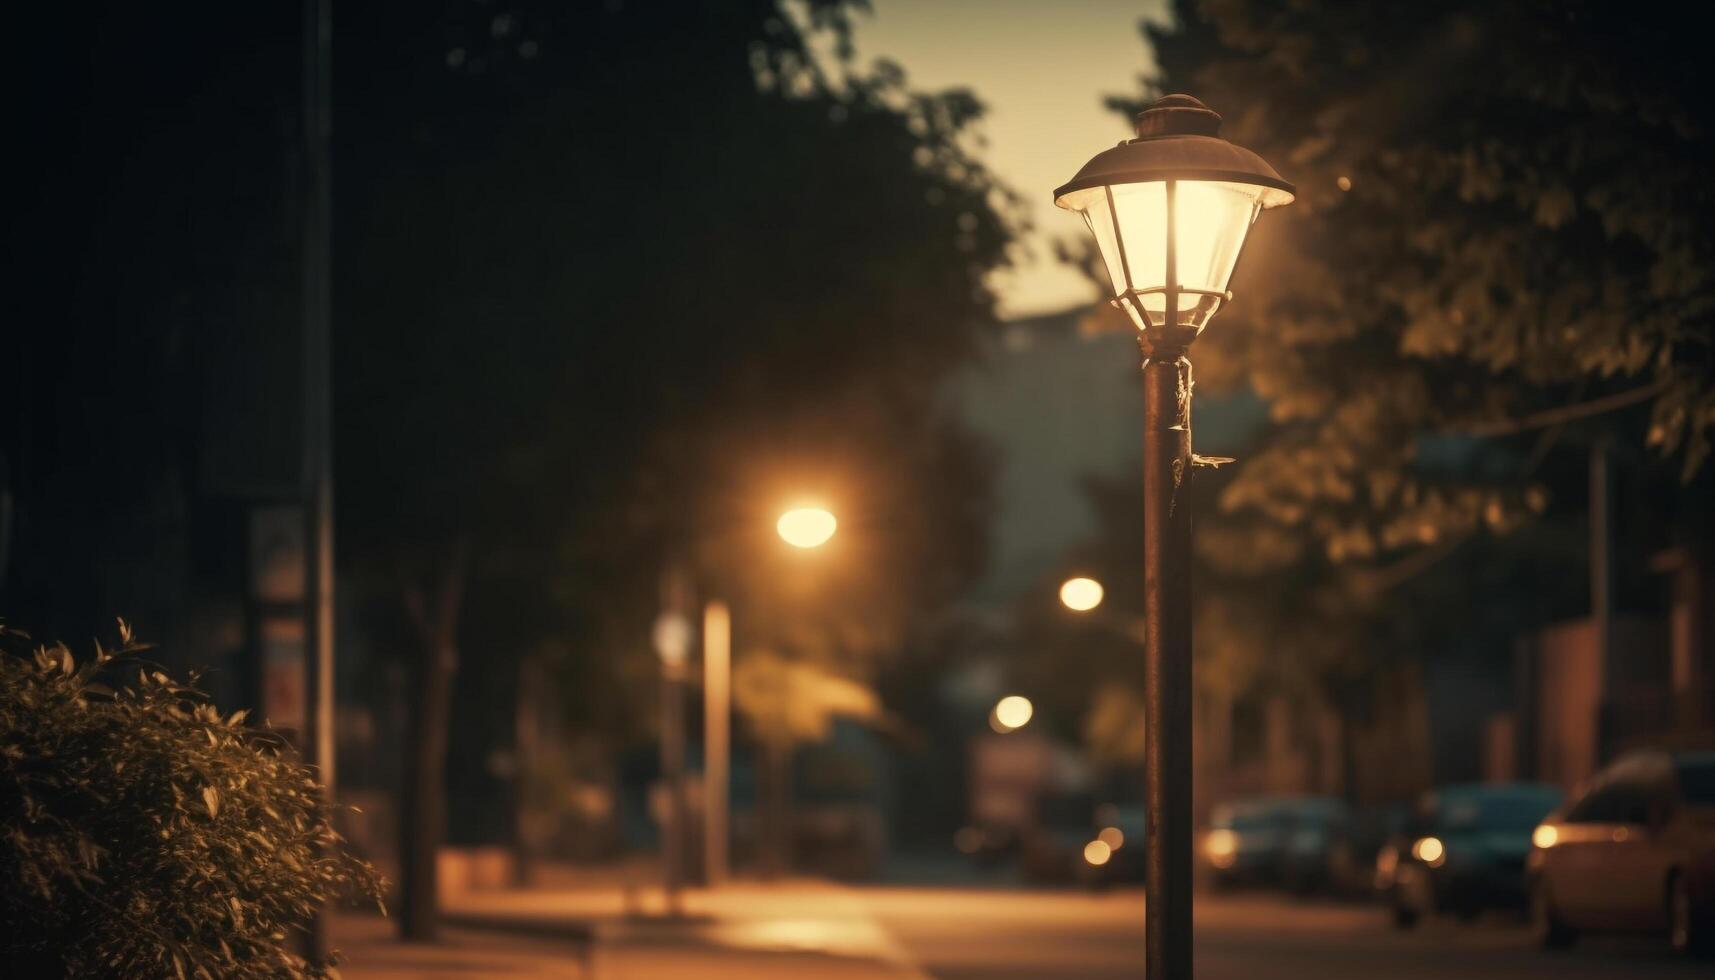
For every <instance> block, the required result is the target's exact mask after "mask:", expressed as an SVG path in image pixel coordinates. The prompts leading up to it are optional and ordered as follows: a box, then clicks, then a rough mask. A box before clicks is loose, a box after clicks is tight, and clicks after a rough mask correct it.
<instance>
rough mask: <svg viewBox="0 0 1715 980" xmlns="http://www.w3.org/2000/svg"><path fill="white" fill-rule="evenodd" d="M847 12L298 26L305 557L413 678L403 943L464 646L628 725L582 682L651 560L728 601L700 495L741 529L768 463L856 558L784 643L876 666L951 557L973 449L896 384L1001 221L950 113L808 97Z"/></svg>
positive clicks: (972, 494) (930, 407) (423, 870)
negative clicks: (310, 405) (303, 71)
mask: <svg viewBox="0 0 1715 980" xmlns="http://www.w3.org/2000/svg"><path fill="white" fill-rule="evenodd" d="M856 6H857V5H855V4H849V3H845V2H825V0H823V2H816V3H812V4H809V5H807V6H806V7H805V8H803V11H804V13H803V16H804V18H805V19H804V20H802V21H800V20H798V19H795V17H794V15H791V14H788V13H787V12H786V11H785V9H784V8H783V7H782V6H780V5H778V4H777V3H775V2H773V0H748V2H739V3H721V4H694V5H671V6H670V7H669V6H663V5H635V6H633V5H608V6H607V7H605V8H602V9H597V10H585V9H578V10H569V9H563V8H562V6H561V5H557V4H549V3H518V4H512V5H510V6H508V7H507V8H506V9H504V10H499V9H496V8H495V7H493V6H491V5H486V4H479V3H464V4H458V5H455V6H454V7H453V8H451V10H450V12H448V13H445V14H444V15H442V14H439V13H436V14H431V15H427V16H426V15H425V14H424V13H423V11H422V8H421V7H420V5H414V4H400V5H388V4H376V5H365V6H364V7H363V8H361V9H351V10H350V12H349V13H342V16H344V17H346V18H347V19H345V20H343V21H341V22H340V23H338V24H336V34H337V35H338V37H337V39H336V51H338V52H339V54H338V55H336V57H338V58H340V59H341V60H340V62H339V64H337V65H336V75H337V77H338V78H339V80H340V81H339V82H338V84H339V85H340V88H341V91H342V92H344V93H346V95H345V96H344V97H343V98H342V97H339V96H336V98H338V99H340V108H339V122H338V124H337V125H336V148H335V155H336V172H337V174H338V177H337V178H336V179H337V182H338V191H337V200H336V216H335V222H336V254H337V255H338V256H339V258H338V272H337V275H338V281H337V283H336V293H335V301H336V336H337V339H336V349H335V374H336V377H335V388H336V406H335V414H336V418H338V419H339V422H338V423H337V424H338V427H339V429H338V437H337V439H336V443H337V452H338V471H339V473H340V477H339V488H338V489H339V507H338V510H339V514H340V520H341V527H340V537H339V541H340V547H341V549H342V553H343V555H344V560H345V561H346V562H347V563H348V564H349V566H350V569H351V571H352V572H353V573H354V577H353V580H355V581H359V582H362V583H364V584H365V587H366V589H367V591H368V593H369V595H370V596H372V597H373V600H374V601H372V602H371V603H370V604H369V606H370V610H371V613H370V616H369V618H368V622H369V623H370V625H371V627H372V628H373V632H374V635H375V636H376V637H378V638H379V639H380V640H382V641H383V642H384V643H386V644H387V645H389V646H391V647H393V648H394V649H396V650H398V651H400V652H401V654H402V656H403V659H405V660H406V662H408V663H410V664H412V665H413V671H414V676H415V678H416V679H415V681H414V684H413V691H414V693H413V694H412V717H413V719H414V721H413V723H412V726H411V736H410V740H411V752H412V756H411V760H410V765H409V767H408V769H409V773H408V777H407V779H408V783H409V791H408V792H407V794H406V805H405V807H404V809H403V812H404V814H405V815H406V820H407V826H406V827H405V830H406V832H407V833H406V838H407V840H408V841H409V847H408V850H409V854H408V855H407V858H406V860H405V861H404V876H403V877H404V885H405V897H404V902H403V908H402V912H403V916H402V917H403V920H404V923H405V928H406V930H407V932H408V933H409V934H410V935H413V936H428V935H431V934H432V933H433V928H434V927H433V921H434V916H433V912H434V910H433V892H434V888H433V874H434V870H433V854H434V849H435V847H436V846H437V844H438V841H439V838H440V834H441V821H442V816H441V808H442V806H443V803H442V799H441V797H442V794H443V789H444V787H443V786H442V784H441V782H440V780H441V779H442V774H443V772H444V769H445V759H446V752H447V748H446V745H447V743H446V739H447V735H446V731H447V724H448V716H449V713H450V712H452V711H454V710H455V707H456V708H457V709H459V710H480V707H479V706H475V705H455V702H454V699H453V698H452V694H451V692H452V689H453V678H454V675H455V673H456V671H457V670H459V669H460V664H461V662H467V663H468V662H469V661H470V660H471V658H470V657H469V656H468V653H470V652H471V648H472V647H473V645H475V644H480V656H481V662H482V663H483V665H484V666H485V667H488V666H490V665H494V664H495V663H496V661H497V660H500V659H504V658H508V657H516V656H519V655H522V654H523V653H524V652H525V651H528V650H533V649H540V648H542V647H543V644H544V641H545V640H547V639H548V638H550V637H554V636H557V635H569V636H572V637H575V638H576V640H575V642H574V643H573V644H569V645H568V646H569V647H570V648H571V649H572V651H573V653H574V656H575V658H576V660H577V661H579V663H578V664H575V665H561V666H560V667H558V668H556V669H557V670H558V671H559V672H561V673H563V674H566V675H572V676H577V677H579V678H580V680H581V681H582V686H581V688H574V689H573V690H571V691H569V692H568V693H569V696H570V697H571V698H572V699H573V703H574V705H575V706H576V707H574V710H576V708H577V707H582V708H587V709H588V710H589V713H590V715H591V716H592V717H591V718H590V719H580V720H585V721H590V722H591V723H599V722H600V721H606V722H609V723H611V724H614V725H616V726H623V727H625V728H630V729H635V728H636V727H638V724H639V722H640V721H641V720H642V715H641V714H640V713H639V712H636V711H628V710H627V709H628V708H630V707H632V706H634V705H635V704H636V701H633V700H630V699H627V698H623V697H614V696H613V695H614V692H615V691H616V690H624V689H626V688H627V687H628V686H629V687H630V689H632V690H636V689H637V688H638V687H640V686H641V684H640V683H639V682H640V681H641V680H642V679H643V678H644V677H646V671H647V670H649V669H650V667H649V665H648V663H647V658H646V655H645V656H643V657H639V656H638V651H645V650H647V643H646V640H645V637H646V635H647V624H648V622H649V620H650V619H651V618H652V616H653V614H654V609H655V606H656V601H657V599H656V591H655V590H656V583H657V581H658V579H659V575H660V572H661V569H662V567H663V565H664V564H665V563H666V562H667V560H668V559H669V558H670V557H672V556H675V555H683V554H684V553H686V552H698V553H700V555H701V556H700V557H699V559H698V560H699V561H701V562H702V563H704V564H706V565H707V566H708V567H710V568H722V569H726V570H727V574H725V575H724V576H723V578H722V581H723V583H727V584H730V585H731V587H732V588H733V589H734V590H735V591H740V592H746V593H747V594H748V593H749V591H750V590H751V588H752V584H747V582H748V581H749V580H747V579H746V577H745V576H746V574H747V572H749V571H750V569H751V567H752V566H754V565H755V564H756V562H755V561H754V553H752V554H749V555H746V554H743V553H742V552H741V553H738V554H737V556H736V557H721V555H718V554H715V552H719V551H721V549H720V548H719V547H714V546H711V548H712V550H710V549H705V548H703V547H702V546H701V545H699V544H698V542H700V541H702V540H703V539H704V538H705V537H706V535H707V533H708V530H709V529H710V528H711V527H720V526H730V525H732V524H733V522H734V520H735V517H734V513H735V505H734V501H735V500H736V501H738V502H739V503H738V505H737V506H736V510H737V511H742V512H744V513H750V516H751V517H752V518H753V517H754V514H753V513H751V511H753V510H754V509H756V508H759V507H763V506H770V505H772V503H773V501H772V500H770V499H764V494H765V492H766V491H767V489H768V488H769V487H773V486H775V484H774V483H771V482H770V480H769V479H768V478H767V477H766V474H767V473H770V472H774V471H776V470H779V469H781V468H784V469H788V470H792V471H794V472H796V473H797V474H799V477H800V479H804V478H806V475H807V478H808V479H809V480H810V481H811V482H820V483H822V484H823V485H824V487H829V486H833V485H834V484H836V483H841V480H840V477H839V474H845V475H847V476H853V477H861V479H852V480H849V481H844V483H843V489H844V490H845V491H847V492H848V496H849V500H850V502H851V504H852V508H851V511H852V513H853V516H854V517H855V518H856V519H854V520H852V521H850V522H849V527H850V528H851V529H852V530H854V531H856V532H858V533H856V534H854V535H853V536H852V540H854V541H864V542H867V543H868V545H869V547H870V549H871V550H870V552H869V553H868V554H867V555H866V556H865V561H866V562H870V563H872V564H870V565H869V570H868V571H866V572H864V573H863V574H861V575H857V574H856V573H855V572H852V570H851V569H848V570H847V571H848V572H851V575H852V577H850V578H849V579H848V584H851V585H852V588H850V589H847V590H846V594H845V596H844V598H845V600H846V601H842V602H840V603H834V602H832V601H828V602H826V603H824V604H823V605H822V606H821V607H820V609H821V610H822V614H821V615H820V616H819V618H818V622H819V623H820V624H821V625H820V627H819V628H818V630H817V633H818V635H819V637H820V639H818V640H816V641H815V643H816V644H819V645H820V647H821V648H822V649H825V650H832V651H840V652H841V655H849V656H852V657H863V656H871V655H874V654H875V653H876V651H878V650H880V649H884V648H886V647H887V646H888V645H889V644H890V642H891V640H890V637H894V636H897V635H898V631H899V623H900V622H902V621H903V620H905V619H908V618H909V616H910V615H911V613H912V611H913V610H915V609H919V608H922V607H923V606H924V605H925V604H927V603H930V602H933V601H935V600H936V599H937V598H938V597H941V596H944V595H946V594H947V593H948V592H949V590H951V589H954V588H956V587H957V585H958V584H959V582H960V581H961V579H962V577H963V576H965V575H968V574H969V569H970V568H971V567H972V565H973V562H974V561H975V560H976V558H977V557H978V556H979V551H980V549H979V546H978V545H977V544H976V543H975V541H976V539H977V538H978V536H979V533H980V521H981V518H982V511H981V509H980V507H976V506H972V503H971V502H972V501H978V502H980V500H981V499H982V493H981V488H982V481H983V475H984V471H983V469H982V466H981V465H980V461H981V457H980V454H979V453H978V452H976V451H975V450H973V449H972V448H971V447H970V445H969V440H968V437H966V436H965V435H964V434H963V433H962V432H961V431H960V430H958V429H957V428H956V427H955V426H953V425H952V424H951V423H950V422H947V421H946V420H945V419H943V418H940V417H938V415H937V412H936V409H935V406H934V403H933V401H932V398H931V392H932V386H933V383H934V381H935V380H936V379H937V378H938V377H940V376H941V375H942V374H943V373H944V372H945V371H946V370H948V369H949V368H950V367H952V366H953V365H954V364H956V363H957V362H958V360H959V359H960V358H961V357H962V356H964V354H965V353H966V352H967V350H968V347H969V343H970V333H971V328H972V327H973V326H974V325H975V324H976V323H978V322H981V321H983V320H985V319H987V318H988V317H989V316H990V314H991V306H992V298H991V297H990V296H989V294H988V292H987V291H986V289H985V288H984V287H983V285H982V282H983V276H984V274H985V273H986V272H987V270H989V269H991V268H992V267H994V266H995V265H997V264H998V263H1000V262H1002V261H1004V259H1003V254H1004V247H1005V244H1006V241H1007V239H1008V235H1009V231H1008V223H1007V217H1006V213H1005V209H1006V207H1007V201H1006V199H1005V197H1004V195H1003V194H1002V193H1001V192H1000V191H999V189H998V188H997V187H996V186H995V184H994V181H993V180H992V178H991V177H990V176H989V175H988V174H987V172H986V171H985V170H984V169H983V168H982V167H981V166H980V165H979V164H978V163H977V162H976V161H975V160H974V159H972V158H971V157H970V156H969V155H968V154H967V153H966V151H965V149H964V136H965V132H966V130H967V129H968V127H969V126H970V125H971V123H972V122H973V121H974V120H975V119H976V118H977V116H978V114H979V112H980V106H978V104H977V103H976V102H975V100H974V99H972V98H970V97H969V96H968V95H966V94H962V93H947V94H944V95H938V96H929V95H922V94H918V93H914V92H912V91H910V90H909V89H908V88H907V87H906V85H905V83H904V80H903V77H902V76H901V75H900V73H899V72H898V71H897V70H896V69H892V68H888V67H886V66H882V67H878V68H877V69H875V70H874V71H853V72H852V73H851V74H850V76H849V77H848V78H846V79H844V80H841V81H838V82H836V81H835V80H833V79H831V78H829V77H828V76H826V75H825V74H824V72H823V70H822V69H821V68H820V67H819V65H818V63H817V62H816V60H815V59H814V58H813V57H812V55H811V53H810V49H809V41H808V38H809V36H810V35H811V34H813V33H819V32H832V33H833V34H834V35H836V36H838V35H840V34H841V33H842V32H843V30H844V27H845V23H846V18H847V17H848V16H849V11H850V10H851V9H853V8H854V7H856ZM756 473H762V474H765V475H764V476H763V477H761V478H755V479H753V478H751V475H752V474H756ZM788 482H791V481H788ZM961 491H969V492H968V493H963V494H961ZM741 516H742V515H741ZM754 523H755V522H754V520H752V521H751V522H750V526H754ZM866 527H867V528H868V533H864V531H865V528H866ZM912 532H915V533H914V534H913V533H912ZM705 552H706V553H705ZM725 554H727V555H729V556H730V555H732V554H733V553H732V552H731V550H730V549H728V550H727V551H726V552H725ZM889 572H893V573H896V574H893V575H892V576H891V577H889V576H888V573H889ZM839 574H846V573H839ZM753 584H754V586H755V589H757V590H763V589H766V588H767V583H766V582H757V583H753ZM757 594H761V593H760V592H758V593H757ZM762 606H763V603H762V602H761V601H760V600H759V601H758V602H757V603H756V605H755V607H754V608H761V607H762ZM748 621H749V622H754V623H758V624H760V617H756V616H752V617H750V619H749V620H748ZM739 622H740V630H741V631H743V630H746V629H751V630H752V631H753V632H752V633H751V634H750V635H751V636H753V637H761V635H762V634H761V632H760V631H761V626H760V625H758V626H755V627H747V626H746V625H745V623H746V622H747V620H746V618H745V610H744V608H742V607H741V608H740V610H739ZM808 643H810V641H801V642H799V643H796V644H784V645H782V647H781V648H782V649H786V648H789V647H793V646H805V645H806V644H808ZM592 664H600V665H603V666H600V667H593V668H592V667H591V666H590V665H592Z"/></svg>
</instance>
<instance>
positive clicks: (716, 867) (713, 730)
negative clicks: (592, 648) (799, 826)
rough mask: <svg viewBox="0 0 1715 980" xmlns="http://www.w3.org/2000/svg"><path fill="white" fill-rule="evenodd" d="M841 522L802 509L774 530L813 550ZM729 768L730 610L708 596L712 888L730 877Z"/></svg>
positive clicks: (707, 820) (707, 874)
mask: <svg viewBox="0 0 1715 980" xmlns="http://www.w3.org/2000/svg"><path fill="white" fill-rule="evenodd" d="M838 525H839V522H838V521H836V520H835V519H834V515H833V514H831V513H829V512H828V511H826V510H823V509H821V508H819V507H799V508H796V509H793V510H788V511H786V512H785V513H783V514H781V515H780V518H779V520H777V521H776V522H775V524H774V529H775V531H776V532H777V533H778V534H779V535H780V538H781V540H782V541H785V542H786V543H787V544H790V545H792V546H793V547H795V548H803V549H811V548H818V547H820V546H822V545H824V544H827V543H828V541H829V540H830V539H832V538H833V536H834V530H835V529H836V528H837V527H838ZM771 751H774V749H773V747H771ZM731 769H732V610H731V609H730V608H729V607H728V606H727V604H726V603H724V602H721V601H719V600H716V599H710V600H708V601H707V602H706V603H705V604H704V606H703V875H704V880H705V881H706V882H707V884H708V885H709V887H711V888H712V887H715V886H718V885H720V884H722V883H723V882H724V881H725V880H726V877H727V865H728V856H729V855H728V848H729V845H730V843H731V841H730V840H729V836H728V829H727V828H728V825H729V823H730V822H731V800H730V799H729V794H728V788H729V787H728V781H729V778H730V773H731ZM777 778H778V774H777ZM783 794H784V790H783V789H780V788H779V787H776V795H777V797H779V798H780V799H782V800H783V799H784V795H783ZM776 809H777V810H778V809H780V807H778V806H777V807H776ZM777 817H778V814H777ZM777 822H783V820H777ZM776 830H777V832H782V831H781V829H780V828H776Z"/></svg>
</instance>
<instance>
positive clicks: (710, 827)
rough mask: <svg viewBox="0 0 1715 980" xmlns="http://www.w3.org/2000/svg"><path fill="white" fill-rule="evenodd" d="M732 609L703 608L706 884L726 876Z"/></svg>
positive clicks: (720, 605)
mask: <svg viewBox="0 0 1715 980" xmlns="http://www.w3.org/2000/svg"><path fill="white" fill-rule="evenodd" d="M731 727H732V614H731V613H730V612H729V611H728V610H727V607H726V604H725V603H722V602H711V603H709V604H708V605H707V606H705V607H704V608H703V862H704V872H705V877H706V878H707V880H708V884H709V887H710V888H716V887H719V886H720V885H721V884H722V883H723V882H725V881H726V875H727V841H728V838H727V789H728V785H729V778H728V770H729V767H730V763H731V756H730V746H731Z"/></svg>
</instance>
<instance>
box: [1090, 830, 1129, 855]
mask: <svg viewBox="0 0 1715 980" xmlns="http://www.w3.org/2000/svg"><path fill="white" fill-rule="evenodd" d="M1096 840H1099V841H1101V842H1102V843H1104V844H1106V845H1108V850H1110V851H1117V850H1119V849H1120V848H1122V847H1124V846H1125V832H1124V831H1122V830H1120V829H1119V828H1118V827H1103V828H1102V832H1101V833H1099V834H1097V835H1096Z"/></svg>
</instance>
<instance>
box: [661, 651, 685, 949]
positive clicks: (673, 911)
mask: <svg viewBox="0 0 1715 980" xmlns="http://www.w3.org/2000/svg"><path fill="white" fill-rule="evenodd" d="M683 678H684V667H683V665H673V664H669V665H667V666H666V668H665V669H664V670H662V672H661V729H662V730H661V775H662V778H663V779H664V780H665V781H666V783H667V823H666V826H665V827H663V828H662V831H661V876H662V882H663V887H664V889H665V891H666V901H667V913H668V914H669V915H677V914H679V892H680V887H681V885H682V883H683V878H682V875H683V869H684V864H685V685H684V683H683Z"/></svg>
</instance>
